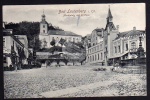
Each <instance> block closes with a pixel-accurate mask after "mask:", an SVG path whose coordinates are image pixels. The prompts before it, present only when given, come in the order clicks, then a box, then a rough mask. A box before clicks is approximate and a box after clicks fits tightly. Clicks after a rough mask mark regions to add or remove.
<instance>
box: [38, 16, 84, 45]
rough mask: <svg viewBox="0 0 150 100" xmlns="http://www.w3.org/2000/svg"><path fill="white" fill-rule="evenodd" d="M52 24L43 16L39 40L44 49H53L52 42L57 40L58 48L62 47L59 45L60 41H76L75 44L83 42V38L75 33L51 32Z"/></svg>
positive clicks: (57, 30)
mask: <svg viewBox="0 0 150 100" xmlns="http://www.w3.org/2000/svg"><path fill="white" fill-rule="evenodd" d="M51 26H52V25H51V24H48V22H47V21H46V20H45V15H44V14H43V15H42V20H41V22H40V33H39V40H40V41H41V42H42V48H50V47H52V46H51V44H50V42H51V41H52V40H53V39H55V42H56V44H55V45H56V46H61V44H60V43H59V41H60V39H61V38H62V39H65V40H66V41H72V42H73V41H74V42H81V38H82V37H81V36H80V35H77V34H75V33H73V32H69V31H63V30H59V29H56V30H49V27H51Z"/></svg>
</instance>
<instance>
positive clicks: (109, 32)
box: [103, 6, 119, 66]
mask: <svg viewBox="0 0 150 100" xmlns="http://www.w3.org/2000/svg"><path fill="white" fill-rule="evenodd" d="M106 21H107V23H106V27H105V32H104V38H103V39H104V60H105V66H107V61H108V60H109V59H110V58H111V56H112V55H113V42H112V41H113V40H114V39H115V38H116V36H117V34H118V29H116V27H115V25H114V23H113V16H112V14H111V10H110V6H109V8H108V15H107V17H106ZM118 28H119V27H118Z"/></svg>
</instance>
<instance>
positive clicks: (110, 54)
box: [86, 8, 146, 66]
mask: <svg viewBox="0 0 150 100" xmlns="http://www.w3.org/2000/svg"><path fill="white" fill-rule="evenodd" d="M106 21H107V23H106V27H105V28H104V29H103V28H97V29H94V30H93V31H92V33H91V34H90V35H88V36H87V45H86V63H87V64H99V65H104V64H105V66H107V65H108V64H109V65H110V64H114V63H116V62H117V61H119V62H121V61H127V63H129V60H130V59H136V58H137V55H136V54H135V52H137V49H138V48H139V37H142V47H143V48H144V50H145V57H146V32H145V31H144V30H136V27H134V28H133V30H130V31H127V32H121V33H120V32H119V25H117V26H116V27H115V25H114V24H113V16H112V14H111V10H110V8H109V10H108V16H107V18H106Z"/></svg>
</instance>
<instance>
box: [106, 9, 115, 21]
mask: <svg viewBox="0 0 150 100" xmlns="http://www.w3.org/2000/svg"><path fill="white" fill-rule="evenodd" d="M106 19H107V23H109V22H112V20H113V16H112V14H111V11H110V6H109V10H108V15H107V18H106Z"/></svg>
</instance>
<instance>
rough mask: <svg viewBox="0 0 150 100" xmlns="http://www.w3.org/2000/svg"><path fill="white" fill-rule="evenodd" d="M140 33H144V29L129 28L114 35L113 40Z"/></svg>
mask: <svg viewBox="0 0 150 100" xmlns="http://www.w3.org/2000/svg"><path fill="white" fill-rule="evenodd" d="M141 34H146V33H145V31H144V30H130V31H126V32H121V33H119V34H118V37H116V38H115V40H116V39H119V38H121V37H128V36H135V35H141Z"/></svg>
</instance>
